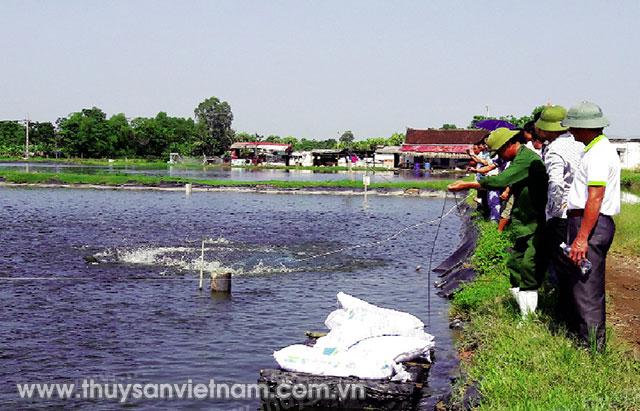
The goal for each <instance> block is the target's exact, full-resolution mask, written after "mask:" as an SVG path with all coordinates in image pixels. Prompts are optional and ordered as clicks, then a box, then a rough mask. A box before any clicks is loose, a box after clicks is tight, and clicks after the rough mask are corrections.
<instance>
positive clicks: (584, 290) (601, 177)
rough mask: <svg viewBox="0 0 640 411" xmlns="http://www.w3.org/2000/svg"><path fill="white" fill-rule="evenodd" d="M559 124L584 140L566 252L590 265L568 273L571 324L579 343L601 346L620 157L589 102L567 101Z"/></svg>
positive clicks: (599, 114) (605, 123)
mask: <svg viewBox="0 0 640 411" xmlns="http://www.w3.org/2000/svg"><path fill="white" fill-rule="evenodd" d="M562 125H563V126H565V127H569V131H570V132H571V134H573V136H574V137H575V138H576V140H578V141H580V142H582V143H584V144H585V148H584V154H583V156H582V159H581V160H580V165H579V166H578V169H577V170H576V173H575V176H574V179H573V183H572V185H571V189H570V190H569V197H568V199H567V202H568V212H567V215H568V240H569V242H568V244H570V245H571V251H570V253H569V257H570V258H571V260H573V262H574V263H576V265H578V264H580V263H581V262H582V261H583V260H585V259H587V260H589V261H590V262H591V265H592V268H591V270H589V271H588V272H587V273H586V274H582V272H581V271H580V270H579V269H578V268H577V267H576V268H574V269H571V270H568V271H567V272H565V273H561V274H559V275H562V274H564V275H567V276H568V277H569V281H570V282H571V284H572V286H573V287H572V291H573V304H574V308H575V313H574V314H575V320H574V321H573V323H570V324H569V326H570V328H573V331H575V332H577V333H578V336H579V337H580V338H581V340H582V342H583V343H584V344H587V345H589V346H592V347H593V346H595V347H596V348H597V349H598V350H599V351H602V350H604V348H605V343H606V332H605V298H604V297H605V296H604V285H605V266H606V258H607V252H608V251H609V247H610V246H611V243H612V242H613V236H614V233H615V224H614V222H613V218H612V217H613V216H614V215H616V214H618V213H619V212H620V159H619V157H618V154H617V152H616V149H615V148H614V147H613V145H612V144H611V143H610V142H609V140H608V139H607V137H605V135H604V134H603V133H602V131H603V129H604V127H606V126H608V125H609V121H608V120H607V119H606V118H605V117H604V116H603V115H602V110H601V109H600V107H598V106H597V105H595V104H593V103H590V102H586V101H585V102H582V103H580V104H578V105H576V106H574V107H571V109H569V111H568V112H567V117H566V118H565V119H564V120H563V121H562Z"/></svg>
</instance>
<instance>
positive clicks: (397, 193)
mask: <svg viewBox="0 0 640 411" xmlns="http://www.w3.org/2000/svg"><path fill="white" fill-rule="evenodd" d="M0 187H14V188H18V187H20V188H66V189H70V188H71V189H85V190H124V191H166V192H186V189H185V184H183V183H161V184H137V183H132V184H119V185H106V184H82V183H79V184H69V183H61V182H48V183H11V182H6V181H4V180H3V178H2V177H0ZM222 192H231V193H252V194H292V195H334V196H336V195H341V196H360V197H364V196H381V197H385V196H386V197H403V196H406V197H421V198H444V197H445V192H444V191H442V190H435V189H425V188H422V189H418V188H407V189H395V188H376V189H369V190H367V191H366V192H365V191H364V190H363V189H353V188H348V187H330V186H327V187H295V188H286V187H275V186H271V185H268V184H255V185H243V186H234V185H228V186H227V185H220V186H208V185H203V184H193V185H192V188H191V191H190V193H222Z"/></svg>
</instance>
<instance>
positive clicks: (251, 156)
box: [230, 141, 292, 166]
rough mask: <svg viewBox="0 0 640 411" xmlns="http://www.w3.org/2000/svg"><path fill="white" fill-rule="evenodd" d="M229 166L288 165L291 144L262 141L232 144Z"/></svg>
mask: <svg viewBox="0 0 640 411" xmlns="http://www.w3.org/2000/svg"><path fill="white" fill-rule="evenodd" d="M230 150H231V165H235V166H242V165H251V164H253V165H257V164H267V165H282V166H288V165H289V158H290V156H291V150H292V147H291V144H280V143H269V142H262V141H252V142H240V143H233V144H232V145H231V147H230Z"/></svg>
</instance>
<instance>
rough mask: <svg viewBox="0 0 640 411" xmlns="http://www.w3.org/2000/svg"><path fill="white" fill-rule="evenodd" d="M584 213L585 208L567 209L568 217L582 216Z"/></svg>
mask: <svg viewBox="0 0 640 411" xmlns="http://www.w3.org/2000/svg"><path fill="white" fill-rule="evenodd" d="M583 215H584V209H582V208H580V209H575V210H567V217H582V216H583Z"/></svg>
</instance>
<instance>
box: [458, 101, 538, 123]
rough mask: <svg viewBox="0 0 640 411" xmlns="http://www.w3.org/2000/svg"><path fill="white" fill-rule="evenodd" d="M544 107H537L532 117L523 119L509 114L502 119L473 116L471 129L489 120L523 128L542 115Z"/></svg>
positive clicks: (501, 117) (523, 117)
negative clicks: (480, 122) (502, 121)
mask: <svg viewBox="0 0 640 411" xmlns="http://www.w3.org/2000/svg"><path fill="white" fill-rule="evenodd" d="M544 107H545V106H537V107H535V108H534V109H533V110H532V111H531V114H530V115H525V116H521V117H516V116H514V115H513V114H509V115H506V116H500V117H494V116H488V117H487V116H483V115H480V114H476V115H475V116H473V119H472V120H471V123H469V128H477V127H476V124H477V123H478V122H479V121H481V120H487V119H496V120H505V121H508V122H509V123H511V124H513V125H514V126H516V127H518V128H522V127H524V125H525V124H527V123H528V122H529V121H531V120H533V119H534V117H536V115H537V114H538V113H541V112H542V110H544Z"/></svg>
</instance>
